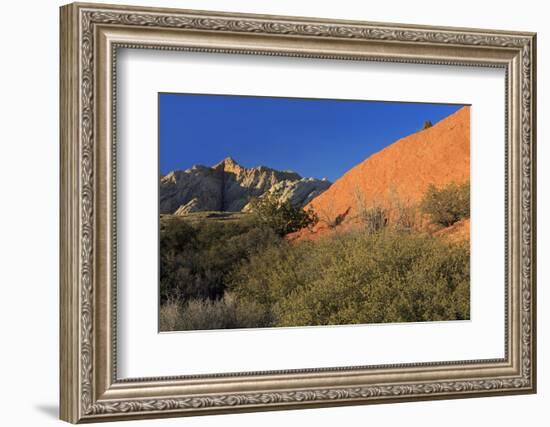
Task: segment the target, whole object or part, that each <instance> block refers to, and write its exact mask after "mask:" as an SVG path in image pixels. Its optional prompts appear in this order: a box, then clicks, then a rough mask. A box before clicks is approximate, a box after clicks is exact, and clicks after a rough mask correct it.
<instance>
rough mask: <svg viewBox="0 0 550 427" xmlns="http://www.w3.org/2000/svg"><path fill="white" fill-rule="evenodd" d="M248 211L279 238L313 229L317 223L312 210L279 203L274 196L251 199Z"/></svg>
mask: <svg viewBox="0 0 550 427" xmlns="http://www.w3.org/2000/svg"><path fill="white" fill-rule="evenodd" d="M249 206H250V211H251V212H252V213H254V214H256V215H257V216H258V218H259V219H260V221H261V222H263V223H264V224H265V225H267V226H268V227H270V228H271V229H272V230H273V231H274V232H275V233H277V234H278V235H279V236H285V235H287V234H288V233H292V232H294V231H298V230H301V229H302V228H306V227H313V226H314V225H315V224H317V222H318V221H319V218H318V216H317V214H316V213H315V212H314V211H313V209H311V208H309V209H308V210H304V209H301V208H297V207H294V206H292V204H291V203H290V201H289V200H286V201H281V200H280V199H279V198H278V197H277V196H276V195H275V194H272V193H270V194H266V195H264V196H263V197H253V198H252V199H251V200H250V204H249Z"/></svg>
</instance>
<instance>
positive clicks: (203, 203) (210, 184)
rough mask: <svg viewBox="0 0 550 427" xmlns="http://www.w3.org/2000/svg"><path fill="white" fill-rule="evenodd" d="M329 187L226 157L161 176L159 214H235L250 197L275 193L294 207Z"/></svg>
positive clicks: (326, 184)
mask: <svg viewBox="0 0 550 427" xmlns="http://www.w3.org/2000/svg"><path fill="white" fill-rule="evenodd" d="M330 184H331V183H330V182H328V181H321V180H318V179H315V178H302V177H301V176H300V175H299V174H297V173H295V172H292V171H278V170H275V169H271V168H269V167H266V166H257V167H254V168H246V167H243V166H241V165H240V164H239V163H237V161H236V160H235V159H233V158H232V157H226V158H225V159H223V160H222V161H220V162H218V163H216V164H215V165H214V166H212V167H208V166H201V165H195V166H193V167H191V168H189V169H186V170H178V171H172V172H169V173H168V174H166V175H165V176H163V177H161V178H160V212H161V213H173V214H177V215H184V214H186V213H190V212H196V211H231V212H236V211H240V210H242V209H243V208H245V206H246V205H247V204H248V202H249V201H250V198H251V197H261V196H262V195H263V194H266V193H268V192H271V193H273V192H275V193H277V195H278V196H279V197H280V198H281V200H290V202H291V203H292V204H293V205H295V206H304V205H305V204H306V203H308V202H309V201H310V200H311V199H312V198H313V197H315V196H317V195H319V194H321V193H322V192H323V191H324V190H326V189H327V188H328V187H329V186H330Z"/></svg>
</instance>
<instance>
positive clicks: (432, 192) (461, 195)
mask: <svg viewBox="0 0 550 427" xmlns="http://www.w3.org/2000/svg"><path fill="white" fill-rule="evenodd" d="M420 207H421V209H422V212H424V213H425V214H428V215H429V216H430V217H431V220H432V221H433V222H434V223H436V224H439V225H442V226H444V227H449V226H450V225H453V224H454V223H455V222H457V221H460V220H461V219H464V218H469V217H470V182H469V181H468V182H465V183H463V184H456V183H454V182H452V183H450V184H449V185H447V186H446V187H443V188H441V189H438V188H436V187H435V186H434V185H430V186H429V187H428V190H427V191H426V194H425V195H424V199H423V200H422V203H421V205H420Z"/></svg>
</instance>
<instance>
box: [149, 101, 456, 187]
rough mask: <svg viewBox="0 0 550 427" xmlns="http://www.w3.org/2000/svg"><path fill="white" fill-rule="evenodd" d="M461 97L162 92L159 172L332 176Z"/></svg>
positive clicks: (434, 118)
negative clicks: (227, 168) (220, 169)
mask: <svg viewBox="0 0 550 427" xmlns="http://www.w3.org/2000/svg"><path fill="white" fill-rule="evenodd" d="M461 107H462V105H457V104H425V103H401V102H380V101H348V100H344V101H342V100H326V99H302V98H273V97H245V96H235V95H193V94H168V93H161V94H159V139H160V141H159V144H160V148H159V152H160V154H159V155H160V173H161V174H166V173H167V172H169V171H171V170H176V169H187V168H189V167H191V166H193V165H194V164H203V165H207V166H212V165H214V164H216V163H218V162H219V161H220V160H222V159H224V158H225V157H227V156H231V157H233V158H234V159H235V160H236V161H237V162H238V163H239V164H241V165H242V166H246V167H253V166H258V165H264V166H268V167H271V168H274V169H279V170H293V171H295V172H298V173H299V174H300V175H302V176H304V177H310V176H312V177H315V178H324V177H326V178H328V179H329V180H331V181H335V180H336V179H337V178H339V177H340V176H342V175H343V174H344V173H345V172H346V171H348V170H349V169H350V168H352V167H353V166H355V165H356V164H358V163H360V162H362V161H363V160H364V159H366V158H367V157H369V156H370V155H371V154H373V153H375V152H377V151H380V150H381V149H382V148H384V147H386V146H387V145H389V144H391V143H393V142H395V141H396V140H398V139H399V138H402V137H404V136H406V135H409V134H411V133H414V132H416V131H418V130H419V129H420V128H421V127H422V125H423V123H424V122H425V121H426V120H430V121H431V122H432V123H434V124H435V123H436V122H438V121H439V120H441V119H443V118H445V117H447V116H448V115H450V114H452V113H454V112H455V111H457V110H458V109H460V108H461Z"/></svg>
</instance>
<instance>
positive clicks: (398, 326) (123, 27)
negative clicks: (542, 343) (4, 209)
mask: <svg viewBox="0 0 550 427" xmlns="http://www.w3.org/2000/svg"><path fill="white" fill-rule="evenodd" d="M60 22H61V49H60V52H61V84H60V88H61V94H60V97H61V98H60V100H61V111H60V134H61V166H62V170H61V238H60V243H61V248H60V251H61V283H60V286H61V288H60V293H61V303H60V306H61V313H60V316H61V319H60V324H61V334H60V336H61V349H60V372H61V378H60V383H61V405H60V406H61V418H62V419H63V420H65V421H69V422H72V423H79V422H95V421H112V420H124V419H135V418H155V417H171V416H186V415H201V414H216V413H227V412H243V411H260V410H262V411H263V410H276V409H297V408H308V407H320V406H331V405H355V404H369V403H387V402H402V401H411V400H430V399H443V398H463V397H480V396H488V395H497V394H521V393H534V392H535V391H536V331H535V326H536V318H535V315H536V311H535V307H536V304H535V302H536V301H535V296H536V287H535V277H536V258H535V247H536V244H535V235H536V233H535V230H536V221H535V212H536V206H535V201H536V200H535V195H536V183H535V176H536V174H535V131H536V129H535V122H536V117H535V105H536V103H535V92H536V91H535V82H536V76H535V71H536V62H535V60H536V45H535V41H536V37H535V34H533V33H520V32H509V31H494V30H480V29H463V28H439V27H427V26H426V27H424V26H412V25H402V24H382V23H370V22H352V21H330V20H322V19H313V18H295V17H281V16H263V15H243V14H230V13H217V12H204V11H189V10H175V9H158V8H142V7H129V6H111V5H94V4H80V3H75V4H70V5H67V6H63V7H62V8H61V19H60Z"/></svg>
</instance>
